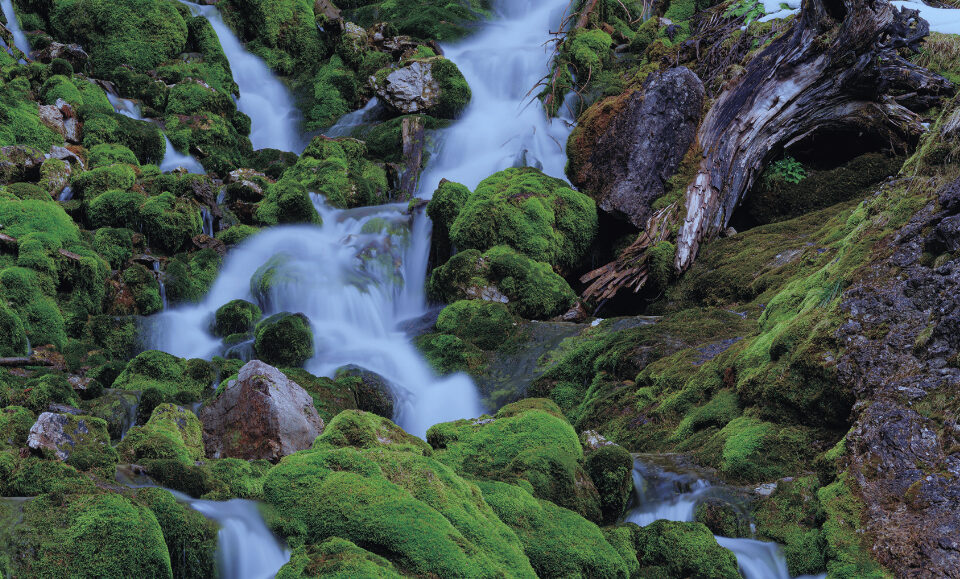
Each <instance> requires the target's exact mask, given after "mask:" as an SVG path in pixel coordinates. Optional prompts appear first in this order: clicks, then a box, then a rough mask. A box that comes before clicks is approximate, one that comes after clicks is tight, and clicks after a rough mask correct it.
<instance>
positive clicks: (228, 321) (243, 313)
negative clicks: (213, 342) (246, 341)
mask: <svg viewBox="0 0 960 579" xmlns="http://www.w3.org/2000/svg"><path fill="white" fill-rule="evenodd" d="M261 317H263V312H261V311H260V308H259V307H257V305H256V304H252V303H250V302H248V301H246V300H233V301H230V302H227V303H226V304H224V305H222V306H220V307H219V308H217V312H216V317H215V319H214V324H213V333H214V335H216V336H221V337H226V336H229V335H231V334H245V333H247V332H251V331H253V328H254V326H255V325H256V323H257V322H258V321H259V320H260V318H261Z"/></svg>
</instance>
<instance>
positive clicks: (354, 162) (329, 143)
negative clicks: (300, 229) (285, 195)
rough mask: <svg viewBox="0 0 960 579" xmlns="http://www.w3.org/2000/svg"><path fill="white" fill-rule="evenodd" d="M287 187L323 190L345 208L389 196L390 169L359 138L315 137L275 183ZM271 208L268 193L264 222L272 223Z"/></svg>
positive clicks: (261, 215)
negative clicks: (370, 155)
mask: <svg viewBox="0 0 960 579" xmlns="http://www.w3.org/2000/svg"><path fill="white" fill-rule="evenodd" d="M285 187H287V188H289V187H295V188H298V189H299V190H303V191H309V192H311V193H317V194H320V195H322V196H323V197H324V199H326V202H327V203H328V204H330V205H332V206H333V207H339V208H343V209H346V208H348V207H361V206H366V205H378V204H381V203H385V202H386V201H387V200H388V198H389V187H388V183H387V174H386V172H385V171H384V169H383V168H382V167H380V166H378V165H376V164H375V163H373V162H372V161H370V160H369V159H368V158H367V146H366V144H365V143H364V142H363V141H358V140H356V139H346V138H344V139H330V138H328V137H324V136H319V137H316V138H314V140H313V142H311V143H310V146H309V147H307V149H306V150H305V151H304V152H303V155H301V156H300V159H299V160H298V161H297V163H296V165H294V166H293V167H290V168H289V169H287V170H286V171H284V173H283V176H282V177H281V178H280V180H279V181H278V182H277V184H276V185H275V186H274V188H275V189H280V188H285ZM308 201H309V200H308ZM310 207H311V209H312V207H313V206H312V204H311V206H310ZM271 211H272V209H271V196H270V194H268V196H267V199H266V200H265V201H264V203H263V204H262V205H261V207H260V209H258V211H257V216H258V217H259V218H260V219H261V221H263V222H264V223H272V220H271V218H270V215H271ZM281 217H282V215H278V217H277V222H281V223H283V222H286V221H290V220H284V219H282V218H281ZM300 221H309V220H306V219H300Z"/></svg>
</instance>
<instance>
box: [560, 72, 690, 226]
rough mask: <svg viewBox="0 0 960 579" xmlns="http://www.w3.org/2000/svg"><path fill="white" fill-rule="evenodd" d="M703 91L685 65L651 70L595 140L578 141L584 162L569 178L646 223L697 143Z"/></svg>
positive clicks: (624, 215)
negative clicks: (695, 139) (674, 175)
mask: <svg viewBox="0 0 960 579" xmlns="http://www.w3.org/2000/svg"><path fill="white" fill-rule="evenodd" d="M704 94H705V91H704V88H703V83H702V82H700V79H699V78H698V77H697V75H695V74H694V73H692V72H691V71H690V70H689V69H687V68H684V67H678V68H672V69H670V70H668V71H666V72H664V73H662V74H652V75H650V77H649V78H648V79H647V81H646V83H645V84H644V86H643V88H642V89H641V90H639V91H637V92H635V93H633V94H632V95H631V96H630V97H629V98H628V100H627V102H626V103H625V105H624V106H623V107H622V108H621V109H620V110H619V111H618V112H616V113H615V116H614V118H613V119H612V120H610V123H609V125H608V126H607V128H606V131H605V132H603V133H602V134H601V135H600V137H599V138H597V140H596V143H595V144H591V143H581V144H579V145H578V146H579V147H580V149H581V150H580V153H581V154H582V156H583V157H584V158H585V161H584V162H582V163H578V164H577V163H572V164H571V170H570V171H569V173H570V174H569V175H568V176H569V177H570V181H571V182H572V183H573V184H574V185H576V186H577V187H578V188H579V189H580V190H581V191H583V192H584V193H586V194H588V195H590V196H591V197H593V198H594V199H595V200H596V201H597V204H598V205H599V207H600V209H602V210H603V211H606V212H607V213H609V214H611V215H613V216H614V217H617V218H618V219H622V220H624V221H629V222H630V223H632V224H633V225H635V226H636V227H639V228H643V227H644V226H645V225H646V222H647V218H649V217H650V215H651V205H652V204H653V202H654V201H655V200H656V199H657V198H658V197H660V196H662V195H663V194H664V193H665V192H666V182H667V180H668V179H670V177H672V176H673V174H674V173H675V172H676V170H677V168H678V167H679V166H680V162H681V161H682V160H683V156H684V155H685V154H686V153H687V150H688V149H689V148H690V145H691V144H692V143H693V140H694V137H695V136H696V132H697V124H698V122H699V121H700V110H701V107H702V106H703V99H704ZM575 138H576V135H575ZM584 148H585V149H588V150H583V149H584Z"/></svg>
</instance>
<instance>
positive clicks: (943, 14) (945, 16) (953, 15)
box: [891, 0, 960, 34]
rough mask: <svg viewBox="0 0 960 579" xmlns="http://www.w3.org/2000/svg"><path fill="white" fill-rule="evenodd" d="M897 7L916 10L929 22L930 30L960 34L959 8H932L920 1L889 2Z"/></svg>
mask: <svg viewBox="0 0 960 579" xmlns="http://www.w3.org/2000/svg"><path fill="white" fill-rule="evenodd" d="M891 4H893V5H894V6H895V7H897V8H906V9H908V10H917V11H919V12H920V17H921V18H923V19H924V20H926V21H927V22H929V23H930V30H931V31H932V32H939V33H941V34H960V10H957V9H956V8H933V7H932V6H927V5H926V4H923V3H922V2H912V1H911V2H907V1H905V0H897V1H895V2H891Z"/></svg>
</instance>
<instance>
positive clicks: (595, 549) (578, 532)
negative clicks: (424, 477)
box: [478, 482, 628, 577]
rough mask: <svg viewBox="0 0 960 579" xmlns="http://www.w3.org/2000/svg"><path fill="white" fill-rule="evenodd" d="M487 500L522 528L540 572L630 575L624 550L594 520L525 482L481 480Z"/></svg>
mask: <svg viewBox="0 0 960 579" xmlns="http://www.w3.org/2000/svg"><path fill="white" fill-rule="evenodd" d="M478 486H479V487H480V490H481V491H482V492H483V498H484V500H485V501H486V502H487V503H488V504H489V505H490V506H491V507H492V508H493V510H494V512H495V513H497V516H498V517H500V520H501V521H503V522H504V523H506V525H507V526H508V527H510V528H511V529H513V530H514V532H516V534H517V536H518V537H519V538H520V542H521V543H522V544H523V550H524V553H525V554H526V556H527V558H528V559H529V560H530V564H531V565H532V566H533V569H534V571H536V573H537V575H539V576H540V577H627V576H628V569H627V565H626V563H625V562H624V560H623V558H622V557H621V556H620V554H619V553H618V552H617V551H616V550H615V549H614V548H613V547H612V546H611V545H610V543H608V542H607V541H606V539H605V538H604V536H603V533H602V532H601V531H600V529H599V528H598V527H597V526H596V525H595V524H593V523H591V522H590V521H588V520H586V519H584V518H583V517H581V516H580V515H578V514H576V513H574V512H572V511H569V510H567V509H564V508H561V507H558V506H556V505H555V504H553V503H551V502H550V501H545V500H541V499H537V498H534V497H533V496H531V495H530V493H528V492H527V491H525V490H523V489H522V488H520V487H517V486H513V485H509V484H505V483H502V482H480V483H478Z"/></svg>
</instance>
